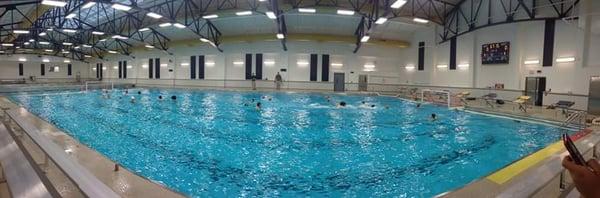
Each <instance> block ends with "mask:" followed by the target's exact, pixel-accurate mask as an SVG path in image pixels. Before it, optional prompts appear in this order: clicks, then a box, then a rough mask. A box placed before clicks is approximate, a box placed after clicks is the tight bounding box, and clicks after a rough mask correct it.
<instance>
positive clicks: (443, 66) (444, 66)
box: [437, 64, 448, 68]
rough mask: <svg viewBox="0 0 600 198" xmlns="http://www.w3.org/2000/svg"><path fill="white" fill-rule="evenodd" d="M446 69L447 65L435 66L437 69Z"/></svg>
mask: <svg viewBox="0 0 600 198" xmlns="http://www.w3.org/2000/svg"><path fill="white" fill-rule="evenodd" d="M446 67H448V65H441V64H440V65H437V68H446Z"/></svg>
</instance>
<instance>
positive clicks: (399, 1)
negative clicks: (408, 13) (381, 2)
mask: <svg viewBox="0 0 600 198" xmlns="http://www.w3.org/2000/svg"><path fill="white" fill-rule="evenodd" d="M404 4H406V0H396V2H394V3H392V5H390V7H391V8H394V9H398V8H401V7H402V6H404Z"/></svg>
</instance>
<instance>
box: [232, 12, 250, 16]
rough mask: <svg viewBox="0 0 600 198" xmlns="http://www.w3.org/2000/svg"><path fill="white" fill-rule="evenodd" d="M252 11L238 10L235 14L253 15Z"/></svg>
mask: <svg viewBox="0 0 600 198" xmlns="http://www.w3.org/2000/svg"><path fill="white" fill-rule="evenodd" d="M251 14H252V11H241V12H236V13H235V15H238V16H246V15H251Z"/></svg>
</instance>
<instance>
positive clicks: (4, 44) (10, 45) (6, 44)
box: [0, 43, 14, 47]
mask: <svg viewBox="0 0 600 198" xmlns="http://www.w3.org/2000/svg"><path fill="white" fill-rule="evenodd" d="M0 45H2V46H4V47H12V46H14V44H12V43H2V44H0Z"/></svg>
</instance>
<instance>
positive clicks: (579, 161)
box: [562, 133, 587, 166]
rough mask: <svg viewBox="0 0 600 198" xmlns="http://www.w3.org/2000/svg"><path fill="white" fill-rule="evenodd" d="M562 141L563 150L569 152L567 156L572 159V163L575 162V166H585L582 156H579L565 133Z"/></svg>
mask: <svg viewBox="0 0 600 198" xmlns="http://www.w3.org/2000/svg"><path fill="white" fill-rule="evenodd" d="M562 139H563V143H564V144H565V148H567V151H569V155H571V158H572V159H573V162H575V164H577V165H580V166H587V163H586V162H585V159H584V158H583V155H581V153H580V152H579V150H577V147H576V146H575V144H574V143H573V140H571V138H570V137H569V135H568V134H566V133H565V134H563V135H562Z"/></svg>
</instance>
